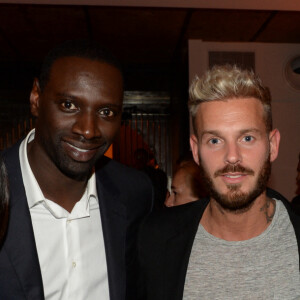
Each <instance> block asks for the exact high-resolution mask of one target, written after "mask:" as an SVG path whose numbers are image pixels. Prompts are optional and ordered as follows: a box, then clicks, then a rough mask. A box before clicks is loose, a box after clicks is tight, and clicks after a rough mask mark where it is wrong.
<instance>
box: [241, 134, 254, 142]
mask: <svg viewBox="0 0 300 300" xmlns="http://www.w3.org/2000/svg"><path fill="white" fill-rule="evenodd" d="M253 139H254V138H253V136H251V135H246V136H245V137H243V141H244V142H252V141H253Z"/></svg>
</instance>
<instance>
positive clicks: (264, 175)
mask: <svg viewBox="0 0 300 300" xmlns="http://www.w3.org/2000/svg"><path fill="white" fill-rule="evenodd" d="M200 170H201V173H202V176H203V179H204V181H205V184H206V186H207V189H208V191H209V194H210V196H211V197H212V198H213V199H214V200H215V201H216V202H217V203H218V204H219V205H220V206H221V208H223V209H224V210H226V211H229V212H235V213H242V212H245V211H247V210H249V209H250V208H251V206H252V205H253V203H254V201H255V199H257V197H258V196H260V195H261V194H262V193H263V192H264V191H265V190H266V187H267V184H268V181H269V178H270V174H271V162H270V156H268V157H267V159H266V160H265V161H264V163H263V165H262V167H261V169H260V171H259V175H258V178H257V181H256V183H255V186H254V188H253V189H252V190H251V191H250V192H249V193H244V192H241V191H240V187H241V184H228V185H227V188H228V190H229V191H228V192H227V193H225V194H221V193H219V192H218V191H217V189H216V187H215V186H214V183H213V181H212V179H211V177H210V176H209V175H208V173H207V171H206V170H205V168H204V167H203V166H202V164H201V163H200ZM228 172H239V173H244V174H248V175H250V176H251V175H254V171H253V170H251V169H246V168H244V167H243V166H241V165H235V166H233V165H227V166H226V167H225V168H223V169H222V170H219V171H217V172H215V174H214V177H217V176H220V175H221V174H224V173H228Z"/></svg>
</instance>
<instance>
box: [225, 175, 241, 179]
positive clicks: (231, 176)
mask: <svg viewBox="0 0 300 300" xmlns="http://www.w3.org/2000/svg"><path fill="white" fill-rule="evenodd" d="M223 176H225V177H228V178H233V179H235V178H240V177H242V176H245V174H235V175H234V174H224V175H223Z"/></svg>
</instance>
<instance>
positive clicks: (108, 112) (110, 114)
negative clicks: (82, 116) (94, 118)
mask: <svg viewBox="0 0 300 300" xmlns="http://www.w3.org/2000/svg"><path fill="white" fill-rule="evenodd" d="M99 113H100V115H102V116H105V117H109V118H111V117H114V116H115V113H114V112H113V111H112V110H111V109H109V108H103V109H101V110H100V112H99Z"/></svg>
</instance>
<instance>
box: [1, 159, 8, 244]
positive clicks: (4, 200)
mask: <svg viewBox="0 0 300 300" xmlns="http://www.w3.org/2000/svg"><path fill="white" fill-rule="evenodd" d="M8 202H9V193H8V180H7V173H6V168H5V165H4V163H3V160H2V158H1V157H0V245H1V241H2V239H3V237H4V235H5V232H6V228H7V222H8Z"/></svg>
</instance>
